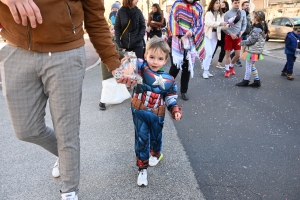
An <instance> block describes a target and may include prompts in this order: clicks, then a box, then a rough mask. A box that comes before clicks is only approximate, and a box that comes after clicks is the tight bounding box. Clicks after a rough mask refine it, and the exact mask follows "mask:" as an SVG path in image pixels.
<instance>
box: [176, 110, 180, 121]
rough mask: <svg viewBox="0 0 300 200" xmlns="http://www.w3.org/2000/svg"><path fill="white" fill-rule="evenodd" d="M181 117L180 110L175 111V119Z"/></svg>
mask: <svg viewBox="0 0 300 200" xmlns="http://www.w3.org/2000/svg"><path fill="white" fill-rule="evenodd" d="M180 119H181V114H180V112H176V113H175V120H176V121H179V120H180Z"/></svg>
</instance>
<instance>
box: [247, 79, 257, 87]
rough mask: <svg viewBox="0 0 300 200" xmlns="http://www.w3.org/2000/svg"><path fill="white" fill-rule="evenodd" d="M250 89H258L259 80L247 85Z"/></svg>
mask: <svg viewBox="0 0 300 200" xmlns="http://www.w3.org/2000/svg"><path fill="white" fill-rule="evenodd" d="M249 86H250V87H260V80H254V82H253V83H251V84H249Z"/></svg>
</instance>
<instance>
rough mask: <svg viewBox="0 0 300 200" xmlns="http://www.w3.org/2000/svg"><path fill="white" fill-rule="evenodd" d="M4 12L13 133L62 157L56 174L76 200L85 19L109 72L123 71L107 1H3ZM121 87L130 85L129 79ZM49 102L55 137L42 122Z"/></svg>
mask: <svg viewBox="0 0 300 200" xmlns="http://www.w3.org/2000/svg"><path fill="white" fill-rule="evenodd" d="M0 13H1V14H0V23H1V24H2V25H3V29H2V31H1V33H0V34H1V35H2V36H3V37H5V38H6V39H7V41H8V44H7V45H6V46H5V47H4V48H3V49H2V50H1V53H0V69H1V75H2V78H3V95H4V96H5V98H6V102H7V106H8V111H9V114H10V117H11V120H12V124H13V128H14V131H15V134H16V136H17V137H18V138H19V139H20V140H23V141H27V142H31V143H34V144H37V145H40V146H41V147H43V148H45V149H46V150H48V151H49V152H51V153H52V154H54V155H56V156H58V157H59V168H58V166H57V168H56V170H57V172H58V174H56V175H60V176H61V179H62V183H63V184H62V188H61V193H62V194H61V199H62V200H66V199H68V200H77V199H78V196H77V192H78V185H79V160H80V145H79V125H80V103H81V95H82V82H83V77H84V73H85V63H86V62H85V61H86V58H85V50H84V46H83V45H84V39H83V34H84V32H83V29H82V22H83V20H84V22H85V23H84V24H85V28H86V30H87V32H88V33H89V36H90V40H91V42H92V43H93V45H94V47H95V49H96V51H97V53H98V54H99V55H100V57H101V58H102V61H103V62H104V63H105V64H106V65H107V66H108V69H109V70H110V71H112V72H113V73H114V70H115V69H116V68H117V67H119V66H120V62H119V59H118V58H119V55H118V53H117V51H116V50H115V46H114V45H113V44H112V43H111V36H110V32H109V29H108V25H107V22H106V20H105V18H104V3H103V0H100V1H99V0H89V1H77V0H73V1H55V0H48V1H44V0H35V1H33V0H1V2H0ZM42 15H43V18H42ZM20 18H21V19H20ZM27 19H29V21H30V25H29V24H28V21H27ZM4 61H5V62H4ZM119 82H122V83H126V84H130V79H128V78H122V79H121V80H119ZM48 99H49V105H50V110H51V115H52V120H53V126H54V130H55V132H54V131H53V130H52V129H51V128H49V127H47V126H46V124H45V120H44V116H45V107H46V104H47V100H48ZM23 198H24V199H30V197H23ZM45 199H46V197H45Z"/></svg>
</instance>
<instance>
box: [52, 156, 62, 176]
mask: <svg viewBox="0 0 300 200" xmlns="http://www.w3.org/2000/svg"><path fill="white" fill-rule="evenodd" d="M52 176H53V177H54V178H58V177H60V173H59V158H57V160H56V162H55V164H54V166H53V169H52Z"/></svg>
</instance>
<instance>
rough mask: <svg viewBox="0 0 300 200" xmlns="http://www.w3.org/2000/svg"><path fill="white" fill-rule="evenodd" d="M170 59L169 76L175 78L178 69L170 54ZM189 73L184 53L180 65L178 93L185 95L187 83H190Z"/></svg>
mask: <svg viewBox="0 0 300 200" xmlns="http://www.w3.org/2000/svg"><path fill="white" fill-rule="evenodd" d="M170 58H171V67H170V70H169V74H170V75H171V76H173V77H174V79H175V78H176V76H177V75H178V73H179V71H180V69H178V68H177V66H176V65H175V64H174V63H173V57H172V55H171V53H170ZM190 75H191V72H189V61H188V60H187V59H186V52H184V58H183V64H182V72H181V79H180V92H181V93H186V92H187V91H188V88H189V81H190Z"/></svg>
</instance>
